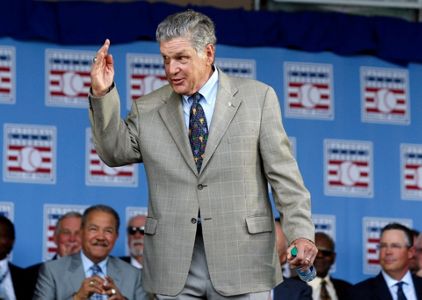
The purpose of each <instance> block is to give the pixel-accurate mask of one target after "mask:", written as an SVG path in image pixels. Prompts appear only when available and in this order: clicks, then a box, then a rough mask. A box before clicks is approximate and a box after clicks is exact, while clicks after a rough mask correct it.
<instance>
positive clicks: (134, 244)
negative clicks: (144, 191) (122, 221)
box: [121, 215, 146, 269]
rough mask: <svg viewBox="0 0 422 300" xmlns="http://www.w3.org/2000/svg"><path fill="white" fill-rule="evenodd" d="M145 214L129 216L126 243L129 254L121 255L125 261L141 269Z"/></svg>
mask: <svg viewBox="0 0 422 300" xmlns="http://www.w3.org/2000/svg"><path fill="white" fill-rule="evenodd" d="M145 220H146V216H144V215H136V216H133V217H131V218H130V220H129V222H128V225H127V243H128V246H129V253H130V256H123V257H121V259H123V260H124V261H125V262H127V263H130V264H131V265H132V266H134V267H136V268H138V269H142V263H143V259H144V237H145Z"/></svg>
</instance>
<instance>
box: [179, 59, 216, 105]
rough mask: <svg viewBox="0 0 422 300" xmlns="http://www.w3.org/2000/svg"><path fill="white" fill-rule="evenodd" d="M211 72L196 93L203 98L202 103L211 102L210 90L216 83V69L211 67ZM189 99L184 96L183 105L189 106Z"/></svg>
mask: <svg viewBox="0 0 422 300" xmlns="http://www.w3.org/2000/svg"><path fill="white" fill-rule="evenodd" d="M213 70H214V72H213V73H212V75H211V77H210V78H209V79H208V81H207V82H206V83H205V84H204V85H203V86H202V87H201V88H200V89H199V91H198V93H200V94H201V95H202V97H204V99H205V100H203V101H205V102H206V103H210V101H211V99H210V96H211V92H212V89H213V87H214V86H215V85H216V84H217V82H218V69H217V68H215V67H214V66H213ZM189 97H190V96H186V95H183V96H182V98H183V102H185V104H189V105H190V103H189V100H188V99H189Z"/></svg>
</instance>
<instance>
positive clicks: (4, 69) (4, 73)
mask: <svg viewBox="0 0 422 300" xmlns="http://www.w3.org/2000/svg"><path fill="white" fill-rule="evenodd" d="M15 82H16V50H15V48H14V47H6V46H0V103H3V104H13V103H15V101H16V85H15Z"/></svg>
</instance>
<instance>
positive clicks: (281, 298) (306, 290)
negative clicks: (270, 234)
mask: <svg viewBox="0 0 422 300" xmlns="http://www.w3.org/2000/svg"><path fill="white" fill-rule="evenodd" d="M275 236H276V243H277V253H278V257H279V260H280V264H281V265H283V264H285V263H286V261H287V247H288V243H287V240H286V237H285V235H284V232H283V230H282V229H281V224H280V219H276V221H275ZM272 298H273V300H312V289H311V287H310V286H309V285H307V284H306V283H305V282H303V281H301V280H300V279H298V278H285V277H283V282H282V283H280V284H279V285H278V286H276V287H275V288H274V289H273V291H272Z"/></svg>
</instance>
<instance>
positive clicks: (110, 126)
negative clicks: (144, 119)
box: [89, 87, 142, 167]
mask: <svg viewBox="0 0 422 300" xmlns="http://www.w3.org/2000/svg"><path fill="white" fill-rule="evenodd" d="M89 103H90V106H89V119H90V122H91V128H92V135H93V138H94V143H95V146H96V150H97V152H98V155H99V156H100V157H101V159H102V160H103V161H104V162H105V163H106V164H107V165H108V166H110V167H116V166H122V165H127V164H130V163H136V162H140V161H142V155H141V152H140V147H139V143H138V122H137V120H138V111H137V107H136V104H133V106H132V110H131V112H130V113H129V115H128V117H127V119H126V120H122V119H121V117H120V98H119V94H118V92H117V88H116V87H113V88H112V89H111V91H110V92H109V93H107V94H106V95H105V96H104V97H101V98H98V97H94V96H92V95H90V97H89Z"/></svg>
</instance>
